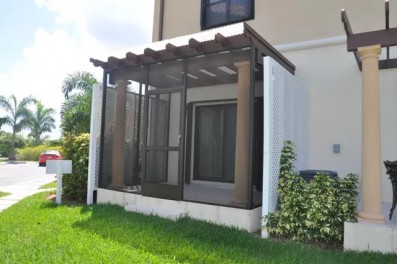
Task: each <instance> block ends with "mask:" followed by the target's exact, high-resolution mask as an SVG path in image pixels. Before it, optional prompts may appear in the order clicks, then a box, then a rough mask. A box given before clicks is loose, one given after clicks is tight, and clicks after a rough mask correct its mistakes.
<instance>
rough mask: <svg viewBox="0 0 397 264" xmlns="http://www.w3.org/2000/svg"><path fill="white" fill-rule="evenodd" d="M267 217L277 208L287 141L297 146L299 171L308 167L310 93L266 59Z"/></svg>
mask: <svg viewBox="0 0 397 264" xmlns="http://www.w3.org/2000/svg"><path fill="white" fill-rule="evenodd" d="M263 69H264V157H263V158H264V164H263V207H262V208H263V211H262V214H263V216H265V215H267V214H268V213H269V212H273V211H274V210H275V209H276V205H277V186H278V177H279V171H280V164H279V163H280V155H281V150H282V148H283V143H284V141H285V140H291V141H293V142H294V144H295V151H296V153H297V155H298V159H297V162H296V164H295V169H296V170H297V171H299V170H302V169H305V168H307V165H308V154H309V153H308V119H309V118H308V114H309V101H308V89H307V87H306V86H305V85H304V84H303V83H302V82H300V81H299V80H298V79H297V78H296V77H295V76H294V75H292V74H291V73H289V72H288V71H287V70H285V69H284V68H283V67H282V66H281V65H279V64H278V63H277V62H276V61H274V60H273V59H271V58H270V57H264V63H263Z"/></svg>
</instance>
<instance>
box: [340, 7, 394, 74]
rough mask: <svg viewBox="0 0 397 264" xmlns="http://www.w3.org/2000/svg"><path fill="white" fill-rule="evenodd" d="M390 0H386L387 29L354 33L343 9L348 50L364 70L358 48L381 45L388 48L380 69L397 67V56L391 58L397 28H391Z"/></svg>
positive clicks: (380, 61) (380, 63) (380, 62)
mask: <svg viewBox="0 0 397 264" xmlns="http://www.w3.org/2000/svg"><path fill="white" fill-rule="evenodd" d="M389 6H390V5H389V1H388V0H386V1H385V29H382V30H376V31H369V32H363V33H353V30H352V28H351V25H350V22H349V18H348V16H347V13H346V10H345V9H342V11H341V15H342V22H343V25H344V28H345V32H346V35H347V50H348V51H349V52H353V53H354V57H355V58H356V61H357V65H358V67H359V69H360V70H362V63H361V60H360V57H359V56H358V52H357V51H358V48H360V47H366V46H372V45H380V46H381V47H382V48H386V52H387V54H386V59H383V60H379V69H391V68H397V58H395V59H391V58H390V47H393V46H397V28H390V19H389V18H390V9H389Z"/></svg>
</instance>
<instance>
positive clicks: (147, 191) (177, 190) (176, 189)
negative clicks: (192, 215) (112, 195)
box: [141, 59, 187, 201]
mask: <svg viewBox="0 0 397 264" xmlns="http://www.w3.org/2000/svg"><path fill="white" fill-rule="evenodd" d="M183 70H184V72H187V61H186V59H184V60H183ZM149 72H150V65H149V67H147V74H146V78H147V80H146V85H145V95H144V96H145V107H144V114H143V116H144V119H143V148H142V156H143V157H142V161H143V162H142V183H141V184H142V190H141V194H142V195H144V196H151V197H156V198H164V199H171V200H178V201H179V200H183V173H184V154H185V153H184V151H185V115H186V113H185V112H186V107H185V105H186V77H187V76H186V74H185V75H184V78H183V85H181V86H180V87H174V88H163V89H159V90H149ZM172 93H180V101H179V102H180V109H179V146H166V147H159V146H148V142H147V133H148V128H149V124H148V117H149V97H150V96H151V95H161V94H170V96H171V95H172ZM167 111H170V110H169V109H168V110H167ZM167 119H168V120H167V124H166V125H167V126H168V127H169V125H170V122H169V117H168V118H167ZM167 144H168V143H167ZM149 151H166V152H167V154H168V153H169V152H171V151H177V152H178V179H177V184H176V185H168V184H159V183H148V182H146V164H147V160H146V157H147V153H148V152H149Z"/></svg>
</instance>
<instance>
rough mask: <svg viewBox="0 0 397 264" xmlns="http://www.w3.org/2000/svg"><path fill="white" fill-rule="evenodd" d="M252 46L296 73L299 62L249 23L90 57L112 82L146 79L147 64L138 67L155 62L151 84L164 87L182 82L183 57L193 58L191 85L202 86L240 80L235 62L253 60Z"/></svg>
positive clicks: (262, 54)
mask: <svg viewBox="0 0 397 264" xmlns="http://www.w3.org/2000/svg"><path fill="white" fill-rule="evenodd" d="M211 34H212V36H211ZM252 47H256V48H257V49H258V51H259V52H258V58H259V56H270V57H272V58H273V59H275V60H276V61H277V62H278V63H280V64H281V65H282V66H283V67H284V68H286V69H287V70H288V71H289V72H291V73H292V74H293V73H294V71H295V66H294V65H293V64H292V63H291V62H290V61H289V60H288V59H287V58H285V57H284V56H283V55H282V54H281V53H280V52H278V51H277V50H276V49H275V48H274V47H273V46H271V45H270V44H269V43H268V42H266V41H265V40H264V39H263V38H262V37H261V36H259V35H258V34H257V33H256V32H255V31H254V30H253V29H252V28H251V27H249V26H248V25H247V24H245V23H240V24H239V25H232V26H228V27H224V28H218V29H215V30H211V31H205V32H200V33H197V34H193V35H190V36H184V37H179V38H175V39H170V40H165V41H161V42H155V43H152V44H149V45H148V47H146V48H145V49H144V50H143V53H141V54H135V53H133V52H127V53H126V55H125V57H124V58H116V57H113V56H111V57H108V60H107V61H100V60H97V59H92V58H91V59H90V61H91V62H92V63H93V64H94V66H96V67H101V68H103V69H104V71H105V72H106V73H110V74H111V80H109V81H110V82H111V83H114V81H115V80H117V79H127V80H135V81H138V82H143V81H144V76H145V71H144V70H143V68H142V70H137V69H139V67H142V66H145V65H150V64H151V65H153V66H152V67H151V72H153V70H154V71H157V72H158V74H157V75H156V76H157V78H156V79H154V80H152V81H151V82H153V83H152V84H150V85H153V86H155V87H158V88H161V87H172V86H175V85H176V84H177V83H179V84H180V83H181V82H180V81H181V80H180V79H179V78H178V77H177V75H178V74H179V75H180V74H181V73H182V74H183V72H181V63H182V62H181V59H184V58H189V66H188V76H189V77H190V78H189V86H194V87H199V86H204V85H208V84H209V83H211V84H222V83H231V82H236V80H237V76H236V74H235V73H236V72H237V69H236V68H235V66H234V63H235V62H238V61H246V60H250V58H251V55H250V54H251V52H250V48H252ZM218 55H224V56H218ZM154 65H156V66H154ZM162 65H163V66H162ZM203 67H205V68H203ZM131 69H134V70H133V71H132V70H131ZM132 72H133V73H132ZM233 72H234V73H233ZM170 76H171V77H170Z"/></svg>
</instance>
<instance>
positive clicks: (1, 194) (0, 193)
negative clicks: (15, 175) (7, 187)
mask: <svg viewBox="0 0 397 264" xmlns="http://www.w3.org/2000/svg"><path fill="white" fill-rule="evenodd" d="M10 194H11V193H8V192H0V198H1V197H4V196H7V195H10Z"/></svg>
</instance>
